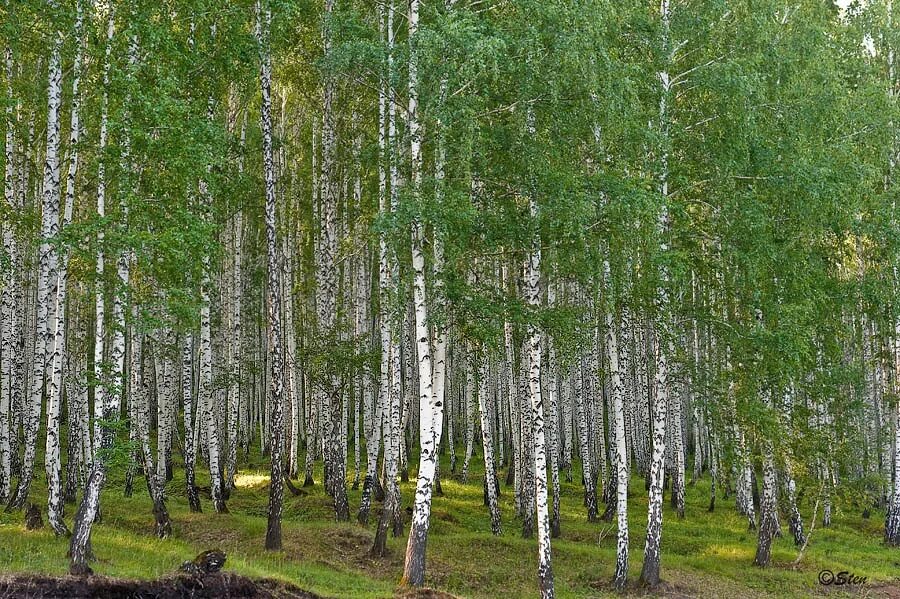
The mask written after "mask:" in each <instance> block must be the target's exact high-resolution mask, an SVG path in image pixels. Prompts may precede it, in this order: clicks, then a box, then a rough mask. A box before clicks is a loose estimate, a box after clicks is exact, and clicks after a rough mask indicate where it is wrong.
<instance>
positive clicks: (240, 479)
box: [234, 472, 269, 489]
mask: <svg viewBox="0 0 900 599" xmlns="http://www.w3.org/2000/svg"><path fill="white" fill-rule="evenodd" d="M268 483H269V475H268V474H255V473H254V474H250V473H246V472H238V473H236V474H235V475H234V486H236V487H238V488H241V489H247V488H253V487H261V486H263V485H266V484H268Z"/></svg>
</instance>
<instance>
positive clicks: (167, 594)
mask: <svg viewBox="0 0 900 599" xmlns="http://www.w3.org/2000/svg"><path fill="white" fill-rule="evenodd" d="M12 597H15V598H16V599H45V598H47V599H182V598H192V599H206V598H209V599H212V598H222V599H244V598H250V597H252V598H254V599H281V598H286V599H319V598H318V595H313V594H312V593H307V592H306V591H303V590H301V589H299V588H297V587H295V586H292V585H289V584H285V583H283V582H279V581H276V580H270V579H263V580H254V579H252V578H247V577H245V576H238V575H236V574H223V573H218V574H206V575H203V576H172V577H167V578H160V579H158V580H124V579H121V578H107V577H104V576H90V577H85V578H80V577H75V576H63V577H52V576H36V575H23V576H4V577H0V599H6V598H12Z"/></svg>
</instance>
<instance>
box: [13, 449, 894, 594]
mask: <svg viewBox="0 0 900 599" xmlns="http://www.w3.org/2000/svg"><path fill="white" fill-rule="evenodd" d="M444 460H445V462H444V464H443V466H442V472H444V473H445V475H446V477H445V479H444V480H443V489H444V496H443V497H435V499H434V503H433V510H432V523H431V532H430V535H429V542H428V562H427V564H428V565H427V567H428V570H427V572H426V582H427V584H428V585H429V586H431V587H433V588H436V589H440V590H443V591H447V592H449V593H453V594H456V595H460V596H464V597H501V596H503V597H535V596H537V580H536V574H535V573H536V568H537V544H536V541H535V540H534V539H529V540H525V539H522V538H521V535H520V532H521V521H519V520H517V519H515V517H514V507H513V496H512V489H509V488H507V487H505V485H504V486H503V489H502V497H501V501H502V521H503V535H502V536H500V537H493V536H491V534H490V519H489V515H488V512H487V508H485V507H484V506H483V503H482V490H481V485H480V482H479V481H480V478H481V469H480V466H481V464H478V463H477V460H476V461H475V462H473V468H472V475H471V477H470V481H469V482H468V483H463V482H462V481H461V480H458V479H456V478H453V477H451V476H449V475H448V474H447V473H449V465H448V464H447V463H446V456H444ZM39 468H41V467H40V466H39ZM351 469H352V466H351ZM41 470H42V468H41ZM575 472H577V465H576V470H575ZM199 474H200V477H201V479H200V480H199V481H198V483H199V484H201V485H208V479H205V478H203V477H204V474H203V473H199ZM411 474H412V473H411ZM317 475H318V477H317V478H316V482H317V483H318V484H317V485H316V486H315V487H313V488H307V489H304V490H305V491H307V492H308V495H304V496H301V497H294V496H292V495H291V494H290V493H286V496H285V510H284V550H283V551H281V552H277V553H271V552H267V551H265V550H264V549H263V539H264V536H265V526H266V520H265V514H266V504H267V500H268V487H267V484H268V482H267V477H266V471H265V461H264V460H262V459H260V458H258V457H256V456H254V457H252V458H251V462H250V464H248V465H247V467H246V469H245V470H242V471H241V473H240V476H239V479H238V481H239V487H238V489H237V490H236V491H235V492H234V493H233V494H232V497H231V499H230V501H229V502H228V508H229V510H230V513H228V514H215V513H213V512H212V510H211V505H210V503H209V501H208V500H206V499H204V501H203V508H204V510H205V511H204V512H203V513H202V514H192V513H190V511H189V510H188V504H187V499H186V497H185V495H184V491H183V488H184V485H183V472H182V471H181V470H180V469H178V470H176V474H175V480H173V481H172V482H171V483H169V485H168V487H167V493H168V499H169V500H168V506H169V510H170V513H171V516H172V520H173V525H174V531H173V535H172V537H171V538H169V539H166V540H158V539H156V538H155V537H154V536H153V516H152V513H151V504H150V501H149V498H148V496H147V490H146V485H145V484H144V481H143V479H142V478H138V479H136V480H135V494H134V496H133V497H132V498H129V499H126V498H124V497H123V496H122V489H123V486H124V483H123V477H122V475H121V473H113V476H112V477H111V478H110V480H109V481H108V484H107V488H106V490H105V491H104V493H103V497H102V508H103V521H102V523H100V524H98V525H97V526H95V527H94V536H93V545H94V550H95V552H96V554H97V556H98V558H99V562H98V563H96V564H94V570H95V571H96V572H97V573H101V574H105V575H109V576H118V577H128V578H155V577H158V576H162V575H166V574H169V573H172V572H174V571H175V570H176V569H177V568H178V565H179V564H180V563H181V562H182V561H184V560H186V559H190V558H192V557H193V556H194V555H195V554H197V553H198V552H200V551H202V550H205V549H211V548H221V549H222V550H224V551H225V552H226V553H227V554H228V563H227V565H226V568H227V569H229V570H232V571H236V572H239V573H242V574H245V575H248V576H254V577H268V578H275V579H280V580H284V581H287V582H290V583H293V584H296V585H298V586H300V587H301V588H304V589H306V590H308V591H312V592H314V593H319V594H322V595H325V596H330V597H388V596H391V595H392V594H394V593H395V590H396V584H397V581H398V580H399V578H400V574H401V572H402V568H403V554H404V550H405V546H406V538H405V537H401V538H397V539H393V538H391V539H389V550H390V555H389V556H388V557H386V558H385V559H383V560H375V559H372V558H369V557H368V555H367V552H368V549H369V547H370V546H371V542H372V537H373V531H374V521H375V519H376V516H377V509H378V506H377V505H376V506H375V510H373V517H372V518H371V522H370V525H369V527H368V528H364V527H361V526H359V525H357V524H356V523H355V521H354V522H353V523H343V524H339V523H336V522H334V520H333V511H332V509H331V506H330V503H329V499H328V497H327V496H326V495H325V494H324V492H323V489H322V486H321V480H322V478H321V470H320V471H318V472H317ZM410 478H411V480H415V479H414V477H413V476H411V477H410ZM575 478H576V481H577V479H578V478H579V477H578V476H577V475H576V476H575ZM413 491H414V488H413V483H407V484H403V485H402V493H403V506H404V508H406V507H407V506H410V505H411V502H412V499H413V495H414V493H413ZM45 497H46V489H45V487H44V486H43V482H42V481H36V483H35V486H34V488H33V490H32V500H33V501H35V502H41V503H43V502H44V501H45ZM581 497H582V493H581V487H580V485H579V484H577V482H576V483H564V484H563V505H562V536H561V537H560V538H559V539H554V541H553V568H554V574H555V577H556V589H557V594H558V596H560V597H605V596H613V593H612V592H611V588H610V585H609V580H610V579H611V577H612V574H613V568H614V564H615V545H616V533H615V524H614V523H596V524H590V523H588V522H587V521H586V517H585V510H584V508H583V507H582V502H581ZM708 498H709V482H708V480H703V481H700V482H698V484H697V485H696V486H692V487H689V488H688V489H687V506H686V517H685V518H684V519H683V520H679V519H678V518H677V517H676V515H675V513H674V512H673V511H671V510H670V509H669V508H668V498H667V501H666V503H667V505H666V511H665V516H664V526H663V562H662V574H663V579H664V581H665V584H666V586H665V590H666V591H667V592H668V593H671V594H673V595H677V596H695V595H702V596H707V597H734V598H738V597H740V598H743V597H766V596H769V597H805V596H809V595H810V594H818V593H820V592H821V591H822V588H821V587H820V586H819V584H818V582H817V575H818V572H819V571H820V570H822V569H826V568H827V569H830V570H832V571H834V572H839V571H841V570H847V571H850V572H852V573H854V574H856V575H858V576H866V577H868V579H869V582H868V583H867V587H868V588H872V587H873V585H875V584H877V583H878V581H892V580H894V579H895V577H896V575H897V572H898V566H900V550H891V549H888V548H886V547H885V546H884V545H883V544H882V542H881V525H882V522H883V515H882V514H880V513H874V514H873V515H872V518H871V519H869V520H864V519H862V518H861V517H859V516H857V515H855V513H850V512H849V511H848V512H842V511H841V510H838V513H837V514H836V516H835V519H834V524H833V526H832V527H831V528H828V529H825V528H822V527H821V525H819V526H817V527H816V530H815V532H814V533H813V536H812V540H811V542H810V545H809V548H808V551H807V553H806V555H805V557H804V559H803V562H802V563H801V566H800V568H799V569H797V570H794V569H792V568H791V567H790V565H791V563H792V562H793V560H794V559H795V557H796V549H795V548H794V546H793V543H792V541H791V539H790V538H789V537H790V535H789V534H787V523H786V522H783V523H782V524H783V527H784V528H785V535H784V537H782V538H781V539H777V540H776V541H775V545H774V550H773V565H772V567H770V568H765V569H761V568H755V567H753V566H752V561H753V555H754V551H755V543H756V537H755V534H754V533H753V532H748V531H747V525H746V520H745V519H744V518H743V517H741V516H739V515H738V514H737V513H736V512H735V510H734V503H733V501H731V500H722V499H721V498H719V500H718V501H717V503H716V511H715V513H713V514H710V513H708V512H707V510H706V507H707V505H708ZM359 499H360V491H359V490H357V491H350V501H351V510H352V513H353V516H354V518H355V509H356V507H357V506H358V505H359ZM804 508H805V509H804V510H803V511H804V516H805V518H807V519H808V518H809V517H810V515H811V514H810V513H809V512H811V510H812V508H811V506H808V505H807V506H804ZM646 509H647V500H646V493H645V492H644V486H643V481H642V480H640V479H634V481H633V484H632V490H631V497H630V498H629V522H630V539H631V543H630V547H631V563H630V568H629V578H630V580H631V581H635V580H637V577H638V575H639V573H640V565H641V559H642V554H643V542H644V536H643V529H644V526H645V524H646ZM74 511H75V509H74V506H68V507H67V514H66V515H67V520H68V521H69V522H71V516H72V514H74ZM820 514H821V511H820ZM23 521H24V518H23V516H22V513H21V512H18V513H13V514H6V513H3V514H0V572H3V573H10V572H32V573H47V574H64V573H65V572H66V570H67V564H68V562H67V559H66V556H65V554H66V549H67V541H66V540H65V539H57V538H54V536H53V534H52V532H50V531H49V529H45V530H43V531H37V532H29V531H26V530H25V529H24V522H23ZM807 528H808V522H807ZM832 590H833V589H832ZM630 591H631V592H641V589H639V588H637V586H636V585H632V586H631V587H630ZM831 594H833V593H831Z"/></svg>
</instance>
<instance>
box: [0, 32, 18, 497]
mask: <svg viewBox="0 0 900 599" xmlns="http://www.w3.org/2000/svg"><path fill="white" fill-rule="evenodd" d="M4 72H5V75H6V102H7V104H6V109H5V111H4V116H5V126H6V135H5V145H4V157H5V163H4V169H3V199H4V201H5V203H6V210H8V211H9V214H11V215H12V214H15V213H16V212H17V210H16V199H15V193H16V190H15V183H14V177H15V162H14V151H15V150H14V148H15V118H14V116H13V89H12V77H13V58H12V49H11V48H10V47H9V46H6V48H5V49H4ZM0 228H2V235H3V251H4V253H5V254H6V255H7V256H8V257H9V260H10V264H11V265H13V266H14V265H15V264H16V263H17V258H16V255H17V253H18V247H17V243H16V236H15V231H14V230H13V225H12V222H6V223H4V224H3V225H2V227H0ZM18 287H19V275H18V274H17V273H16V270H15V268H14V267H13V268H9V269H7V270H6V272H5V274H4V277H3V289H2V291H0V367H2V370H0V502H5V501H6V500H7V499H8V498H9V493H10V488H11V478H12V469H11V464H12V460H11V455H12V451H11V444H10V436H11V435H12V434H13V433H15V432H16V429H15V428H14V427H13V424H14V418H13V417H12V413H11V408H12V397H13V379H14V378H18V376H19V373H18V370H17V368H16V307H17V300H18V294H19V289H18Z"/></svg>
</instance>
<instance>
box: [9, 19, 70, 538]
mask: <svg viewBox="0 0 900 599" xmlns="http://www.w3.org/2000/svg"><path fill="white" fill-rule="evenodd" d="M62 43H63V34H62V32H61V31H57V32H56V34H55V36H54V40H53V46H52V48H51V50H50V62H49V65H48V74H47V146H46V154H45V157H44V187H43V201H42V212H41V239H42V240H43V241H42V242H41V244H40V249H39V253H38V255H39V266H38V281H37V299H36V310H37V311H36V318H35V344H34V353H33V356H32V365H31V366H32V371H31V386H30V391H29V394H28V405H27V409H26V412H25V417H24V432H25V455H24V458H23V461H22V469H21V475H20V477H19V486H18V489H17V490H16V495H15V497H14V498H13V500H12V502H11V503H10V507H13V508H21V507H23V506H24V505H25V502H26V500H27V499H28V491H29V489H30V487H31V481H32V478H33V476H34V462H35V457H36V454H37V441H38V439H37V435H38V426H39V424H40V419H41V402H42V394H43V387H44V381H45V378H46V377H47V375H48V372H47V370H48V367H49V366H50V365H51V364H50V358H51V357H52V355H51V352H52V351H53V341H54V338H55V332H56V326H55V324H56V323H55V321H53V322H51V318H52V317H53V316H54V314H55V313H54V312H53V311H52V306H51V303H52V302H53V292H54V290H55V287H56V281H55V277H56V269H57V254H56V250H55V249H54V248H53V246H52V245H51V244H50V242H49V240H50V239H52V238H54V237H56V236H57V234H58V233H59V201H60V186H59V176H60V175H59V131H60V115H59V110H60V105H61V104H62V62H61V57H60V54H61V51H62ZM49 374H50V376H51V378H52V373H49ZM47 412H48V414H47V421H48V428H49V430H48V437H49V438H48V440H47V445H48V446H50V447H51V448H52V451H51V454H50V455H49V456H47V457H46V460H47V462H48V465H47V472H48V476H50V481H49V483H50V488H51V499H50V501H52V502H53V503H54V506H60V503H61V501H60V497H61V483H60V467H59V412H60V406H59V404H55V405H54V403H53V400H52V399H51V402H50V404H48V410H47ZM54 456H55V457H54ZM60 507H61V506H60ZM51 516H52V517H53V518H52V520H51V526H52V527H53V529H54V531H55V532H56V534H58V535H59V534H65V533H66V532H67V530H66V528H65V524H64V523H63V522H62V517H61V515H60V513H59V509H58V508H57V509H54V513H52V514H51Z"/></svg>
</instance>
